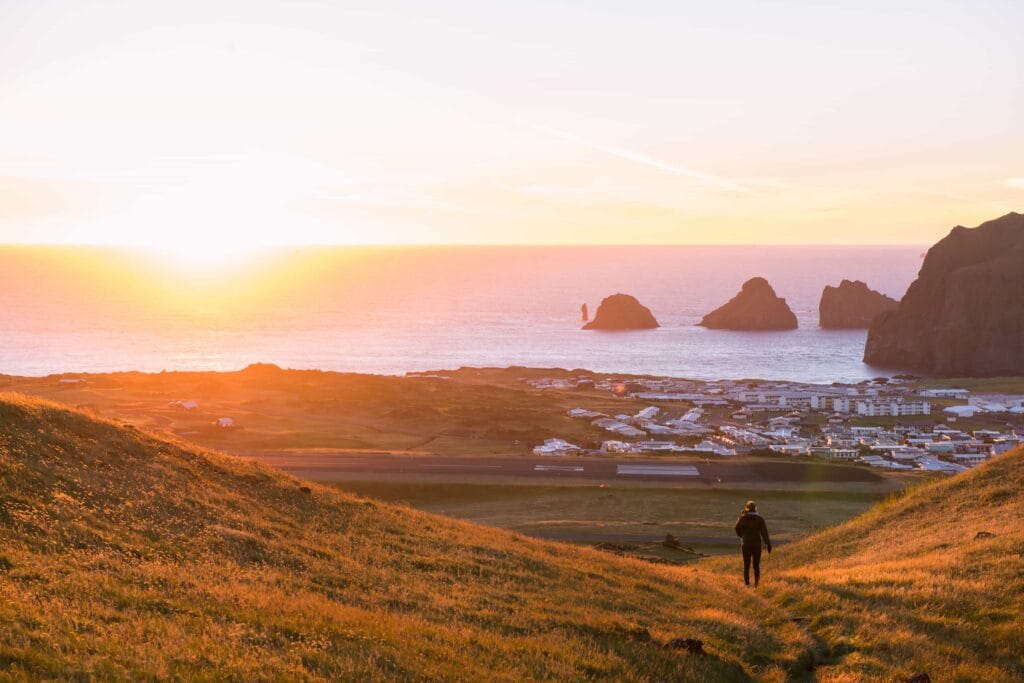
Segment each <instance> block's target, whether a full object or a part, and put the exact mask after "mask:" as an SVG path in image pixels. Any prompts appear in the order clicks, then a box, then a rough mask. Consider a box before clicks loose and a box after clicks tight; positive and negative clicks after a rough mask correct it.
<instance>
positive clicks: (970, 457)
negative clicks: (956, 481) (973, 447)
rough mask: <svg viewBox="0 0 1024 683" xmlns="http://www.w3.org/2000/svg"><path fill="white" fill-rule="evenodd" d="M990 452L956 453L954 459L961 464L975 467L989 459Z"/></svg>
mask: <svg viewBox="0 0 1024 683" xmlns="http://www.w3.org/2000/svg"><path fill="white" fill-rule="evenodd" d="M988 458H989V456H988V453H954V454H953V459H954V460H956V461H957V462H958V463H960V464H961V465H966V466H967V467H974V466H976V465H980V464H981V463H983V462H985V461H986V460H988Z"/></svg>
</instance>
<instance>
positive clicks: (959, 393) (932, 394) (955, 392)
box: [918, 389, 971, 401]
mask: <svg viewBox="0 0 1024 683" xmlns="http://www.w3.org/2000/svg"><path fill="white" fill-rule="evenodd" d="M970 395H971V392H969V391H968V390H967V389H925V390H924V391H921V392H918V396H928V397H929V398H955V399H958V400H961V401H966V400H967V397H968V396H970Z"/></svg>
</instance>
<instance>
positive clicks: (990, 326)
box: [864, 213, 1024, 377]
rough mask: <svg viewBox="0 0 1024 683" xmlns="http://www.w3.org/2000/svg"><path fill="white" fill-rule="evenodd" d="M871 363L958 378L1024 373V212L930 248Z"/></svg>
mask: <svg viewBox="0 0 1024 683" xmlns="http://www.w3.org/2000/svg"><path fill="white" fill-rule="evenodd" d="M864 361H865V362H867V363H871V364H872V365H878V366H883V367H893V368H907V369H914V370H920V371H924V372H929V373H933V374H936V375H945V376H957V377H991V376H997V375H1024V215H1022V214H1019V213H1009V214H1006V215H1005V216H1003V217H1002V218H997V219H995V220H992V221H989V222H987V223H982V224H981V225H979V226H978V227H976V228H965V227H963V226H957V227H955V228H953V230H952V231H951V232H950V233H949V235H947V236H946V237H944V238H942V239H941V240H939V242H938V243H936V244H935V246H933V247H932V248H931V249H929V250H928V253H927V255H926V256H925V259H924V264H923V265H922V266H921V271H920V272H919V273H918V275H917V279H916V280H915V281H914V282H913V284H911V285H910V288H909V289H908V290H907V293H906V295H905V296H904V297H903V299H902V301H900V303H899V306H897V308H896V309H895V310H893V311H889V312H888V313H882V314H881V315H879V316H878V317H877V318H876V319H875V321H874V322H873V323H872V324H871V328H870V330H869V331H868V339H867V344H866V345H865V347H864Z"/></svg>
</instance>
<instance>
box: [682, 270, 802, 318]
mask: <svg viewBox="0 0 1024 683" xmlns="http://www.w3.org/2000/svg"><path fill="white" fill-rule="evenodd" d="M700 325H701V326H702V327H709V328H711V329H713V330H793V329H796V326H797V323H796V316H795V315H793V311H791V310H790V309H789V306H788V305H787V304H786V300H785V299H783V298H781V297H779V296H778V295H776V294H775V290H774V289H772V286H771V285H770V284H768V281H767V280H765V279H764V278H763V277H755V278H751V279H749V280H747V281H746V282H744V283H743V288H742V289H741V290H740V293H739V294H737V295H736V296H734V297H733V298H731V299H729V301H728V303H726V304H725V305H724V306H721V307H720V308H716V309H715V310H713V311H711V312H710V313H708V314H707V315H706V316H704V319H703V320H701V321H700Z"/></svg>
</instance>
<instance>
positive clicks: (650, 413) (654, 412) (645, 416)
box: [633, 406, 661, 420]
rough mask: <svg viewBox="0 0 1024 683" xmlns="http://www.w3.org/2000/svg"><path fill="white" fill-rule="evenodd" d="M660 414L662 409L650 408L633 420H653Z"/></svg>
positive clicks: (642, 411) (635, 416) (639, 413)
mask: <svg viewBox="0 0 1024 683" xmlns="http://www.w3.org/2000/svg"><path fill="white" fill-rule="evenodd" d="M660 412H661V408H658V407H657V406H648V407H647V408H644V409H643V410H641V411H640V412H638V413H637V414H636V415H634V416H633V418H634V419H636V420H653V419H654V418H656V417H657V416H658V413H660Z"/></svg>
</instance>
